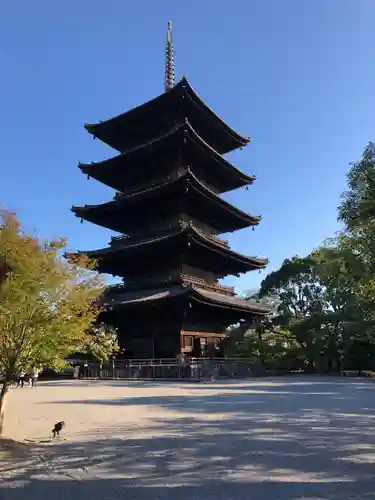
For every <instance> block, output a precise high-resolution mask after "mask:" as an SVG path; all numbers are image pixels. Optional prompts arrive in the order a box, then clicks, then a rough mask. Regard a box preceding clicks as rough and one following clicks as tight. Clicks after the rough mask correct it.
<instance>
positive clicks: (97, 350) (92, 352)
mask: <svg viewBox="0 0 375 500" xmlns="http://www.w3.org/2000/svg"><path fill="white" fill-rule="evenodd" d="M119 349H120V348H119V345H118V334H117V330H116V329H115V328H114V327H113V326H110V325H106V324H105V323H100V324H99V325H95V326H93V327H92V329H91V330H90V331H89V332H88V333H87V335H86V337H85V344H84V346H83V349H82V351H83V353H85V354H87V355H88V356H91V357H93V358H95V359H97V360H99V361H100V362H101V363H103V362H104V361H108V360H109V359H110V358H111V357H113V356H115V355H116V354H117V353H118V352H119Z"/></svg>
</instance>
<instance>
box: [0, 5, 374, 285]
mask: <svg viewBox="0 0 375 500" xmlns="http://www.w3.org/2000/svg"><path fill="white" fill-rule="evenodd" d="M1 11H2V12H1V17H0V46H1V51H0V62H1V78H0V95H1V113H0V129H1V148H0V165H1V180H0V204H2V205H3V206H5V207H6V208H10V209H12V210H16V211H17V212H18V213H19V215H20V218H21V220H22V221H23V223H24V225H25V226H26V228H27V229H28V230H31V231H34V230H35V231H37V233H38V234H39V235H41V236H43V237H53V236H57V235H65V236H67V237H68V238H69V242H70V247H71V248H72V249H76V248H80V249H92V248H95V247H100V246H104V245H106V243H107V242H108V240H109V238H110V232H109V231H108V230H104V229H101V228H99V227H97V226H94V225H92V224H89V223H84V224H80V223H79V221H78V220H77V219H76V218H75V217H74V216H73V214H72V213H71V212H70V207H71V206H72V205H73V204H75V205H83V204H85V203H97V202H101V201H106V200H108V199H110V198H111V197H112V194H113V193H112V191H111V190H110V189H109V188H106V187H103V186H101V185H100V184H99V183H97V182H95V181H93V180H90V181H87V180H86V178H85V177H84V175H83V174H81V173H80V172H79V170H78V168H77V167H76V165H77V162H78V161H83V162H87V161H97V160H100V159H103V158H106V157H109V156H111V155H112V151H111V150H110V149H109V148H108V147H107V146H104V145H102V144H100V142H99V141H93V140H92V138H91V137H90V136H89V135H88V134H87V133H86V132H85V130H84V129H83V127H82V125H83V123H85V122H95V121H99V120H104V119H106V118H109V117H111V116H113V115H115V114H118V113H120V112H123V111H125V110H127V109H129V108H131V107H133V106H135V105H137V104H140V103H142V102H144V101H146V100H148V99H150V98H152V97H154V96H156V95H158V94H159V93H161V92H162V91H163V65H164V41H165V36H166V27H167V21H168V20H172V22H173V36H174V44H175V50H176V73H177V77H178V78H180V77H182V76H183V74H187V76H188V79H189V81H190V83H191V84H192V86H193V87H194V88H195V89H196V91H197V92H198V93H199V94H200V96H201V97H202V98H203V99H204V100H205V101H206V102H207V104H208V105H209V106H210V107H212V108H213V109H214V110H215V111H216V112H217V114H219V115H220V116H221V117H223V118H224V119H225V120H226V121H227V122H228V123H229V124H230V125H231V126H232V127H233V128H235V129H236V130H238V131H239V132H240V133H243V134H244V135H250V136H251V137H252V141H253V142H252V144H251V145H250V146H249V147H247V148H245V149H244V150H243V151H240V152H236V153H234V154H232V155H231V159H232V160H233V161H234V162H235V163H236V165H237V166H238V167H239V168H241V169H242V170H244V171H245V172H247V173H249V174H256V175H257V182H256V184H255V185H254V186H252V187H250V189H249V190H248V191H246V190H244V189H240V190H238V191H236V192H233V193H230V194H229V195H228V196H227V198H228V199H229V200H230V201H231V202H233V203H235V204H236V205H238V206H239V207H240V208H242V209H244V210H246V211H249V212H251V213H254V214H261V215H262V216H263V218H264V219H263V221H262V223H261V224H260V226H259V228H257V229H256V231H254V232H253V231H251V230H243V231H240V232H239V233H237V234H233V235H230V236H229V241H230V243H231V245H232V246H233V248H235V249H236V250H238V251H241V252H243V253H247V254H250V255H259V256H267V257H268V258H269V259H270V261H271V262H270V265H269V267H268V271H270V270H272V269H276V268H277V267H278V266H279V265H280V264H281V262H282V260H283V259H284V258H285V257H288V256H291V255H294V254H306V253H308V252H309V251H310V250H311V249H312V248H314V247H315V246H317V245H318V244H319V243H320V242H321V241H323V240H324V239H325V238H327V237H329V236H331V235H333V233H334V232H335V231H336V230H337V229H338V228H339V226H338V224H337V222H336V207H337V205H338V203H339V199H340V193H341V192H342V191H343V190H344V188H345V175H346V173H347V171H348V163H349V162H350V161H353V160H356V159H358V158H359V157H360V155H361V153H362V150H363V148H364V146H365V144H366V143H367V142H368V141H370V140H374V139H375V128H374V104H375V97H374V96H375V93H374V89H375V65H374V47H375V31H374V25H375V2H374V1H373V0H315V1H308V0H257V1H255V0H231V1H230V2H218V1H217V0H205V1H202V0H200V1H198V0H189V2H178V1H163V0H161V1H159V2H155V1H152V0H148V1H142V0H139V1H137V2H128V1H124V0H107V1H106V2H103V1H101V0H65V1H64V2H51V1H50V0H35V1H32V2H30V1H29V0H28V1H27V0H18V1H13V2H2V6H1ZM261 278H262V275H260V274H258V273H249V274H248V275H246V276H243V277H241V278H240V279H231V278H230V279H229V282H230V283H232V284H235V285H236V286H237V288H238V291H240V292H241V291H243V290H246V289H250V288H253V287H255V286H257V284H258V283H259V282H260V280H261Z"/></svg>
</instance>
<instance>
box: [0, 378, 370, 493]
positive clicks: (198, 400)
mask: <svg viewBox="0 0 375 500" xmlns="http://www.w3.org/2000/svg"><path fill="white" fill-rule="evenodd" d="M218 386H219V384H218ZM220 387H221V388H223V385H222V384H220ZM225 387H226V388H227V389H228V390H227V391H226V393H225V394H217V395H215V394H212V392H214V390H215V389H214V386H211V385H210V386H208V385H207V386H202V388H200V389H199V390H198V392H199V395H198V396H194V397H192V396H189V395H187V396H186V397H184V396H173V395H172V396H170V397H167V396H160V397H157V396H154V397H144V398H142V397H133V398H124V399H121V400H115V401H111V400H106V399H97V400H94V401H93V400H90V401H84V402H85V403H88V404H111V405H113V406H114V411H115V407H116V405H119V404H129V405H143V404H144V405H153V406H162V407H163V408H164V409H168V410H170V411H171V415H172V414H173V412H175V411H176V410H177V411H179V412H181V415H182V416H181V417H180V418H175V417H173V418H172V416H171V418H163V419H156V420H155V421H154V422H153V424H152V426H151V427H149V428H148V429H147V431H148V435H147V436H144V431H145V429H144V427H142V435H143V436H142V437H138V438H137V435H133V436H132V437H131V438H129V434H128V431H129V429H127V428H126V427H124V428H123V429H122V431H123V435H124V436H127V438H126V439H124V438H122V437H121V432H120V434H119V429H118V428H117V429H116V433H113V437H112V438H110V439H108V438H107V437H106V436H108V435H111V426H110V425H109V426H108V428H106V429H103V430H102V434H99V435H98V436H97V437H96V439H95V440H89V439H88V437H85V435H84V433H83V434H82V435H81V436H80V437H81V441H79V442H74V443H67V442H63V443H59V444H54V445H53V446H35V447H34V448H33V456H32V457H30V458H29V459H27V460H26V459H18V460H17V462H16V464H15V463H14V462H11V461H9V462H8V463H4V464H3V470H2V475H3V476H2V477H3V482H2V483H1V484H0V498H1V492H2V489H1V487H3V488H5V487H6V488H7V490H6V493H7V497H6V498H7V500H8V499H9V500H21V499H26V498H34V497H33V495H35V498H38V499H41V500H43V499H45V498H54V499H56V500H58V499H63V498H64V500H66V499H70V498H72V499H73V498H74V499H76V498H79V497H81V498H88V499H92V500H96V499H100V500H106V499H110V498H111V499H112V498H129V499H134V500H138V499H146V498H147V499H151V500H153V499H158V500H164V499H170V498H171V497H172V496H174V497H175V496H177V495H178V498H179V500H186V499H210V498H215V499H216V500H217V499H224V498H225V499H226V500H232V499H233V500H238V499H244V500H245V499H246V500H247V499H252V498H254V499H256V500H270V499H272V500H297V499H299V500H302V499H304V500H345V499H351V500H360V499H361V500H367V499H370V498H371V499H373V498H374V495H375V479H374V465H375V435H374V433H373V431H372V429H373V423H374V418H375V398H374V397H373V395H374V389H375V386H374V385H373V384H371V383H367V382H347V381H343V382H342V381H337V382H332V381H323V382H308V381H305V382H301V383H299V382H298V383H291V382H290V381H288V382H287V381H285V382H282V383H278V382H275V383H274V385H272V386H270V385H267V384H256V385H249V386H247V387H244V386H243V385H236V384H232V385H229V386H225ZM208 392H211V394H208ZM77 403H82V402H79V401H70V402H66V404H77ZM213 413H218V414H219V415H217V416H214V415H213ZM114 434H116V435H114ZM0 477H1V476H0Z"/></svg>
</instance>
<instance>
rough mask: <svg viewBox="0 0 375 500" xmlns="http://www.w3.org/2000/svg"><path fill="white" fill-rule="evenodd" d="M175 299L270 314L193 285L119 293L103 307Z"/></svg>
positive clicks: (105, 300) (263, 308) (250, 304)
mask: <svg viewBox="0 0 375 500" xmlns="http://www.w3.org/2000/svg"><path fill="white" fill-rule="evenodd" d="M109 293H110V290H109ZM175 297H181V298H182V297H185V298H187V299H190V300H193V301H196V302H200V303H203V304H206V305H210V306H213V307H220V308H224V309H231V310H235V311H241V312H245V313H250V314H251V315H257V316H265V315H266V314H269V312H270V310H269V309H268V308H266V307H264V306H261V305H259V304H254V303H251V302H249V301H247V300H244V299H241V298H239V297H233V296H229V295H224V294H221V293H216V292H209V291H207V290H204V289H202V288H200V287H197V286H191V285H188V286H174V287H163V288H155V289H148V290H138V291H135V292H119V291H117V292H116V293H114V294H110V295H107V296H105V297H104V299H103V305H104V306H105V307H111V308H118V307H127V306H128V307H131V306H135V305H141V304H146V303H147V304H148V303H152V302H153V303H155V302H157V301H166V300H169V299H173V298H175Z"/></svg>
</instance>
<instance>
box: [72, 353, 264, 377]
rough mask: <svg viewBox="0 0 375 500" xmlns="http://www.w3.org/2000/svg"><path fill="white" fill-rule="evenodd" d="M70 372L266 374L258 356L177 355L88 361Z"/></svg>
mask: <svg viewBox="0 0 375 500" xmlns="http://www.w3.org/2000/svg"><path fill="white" fill-rule="evenodd" d="M65 372H66V373H65V374H66V375H68V374H69V375H70V376H72V377H73V376H76V377H77V376H79V377H80V378H90V379H136V380H158V379H162V380H168V379H170V380H193V381H194V380H195V381H198V380H217V379H224V378H247V377H254V376H261V375H264V370H263V369H262V367H261V366H259V365H258V364H257V363H256V362H254V360H248V359H241V360H239V359H222V358H218V359H211V358H210V359H206V358H197V359H196V360H194V359H193V360H189V361H188V362H179V361H177V360H176V359H139V360H137V359H132V360H129V361H116V362H114V363H103V364H100V363H94V362H88V363H87V366H82V365H81V367H80V370H79V372H78V370H76V371H74V368H71V369H68V370H65Z"/></svg>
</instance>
